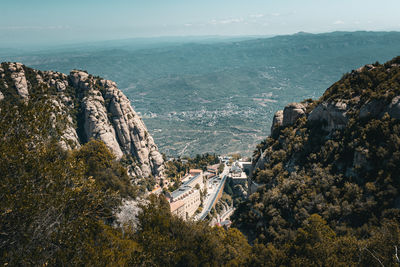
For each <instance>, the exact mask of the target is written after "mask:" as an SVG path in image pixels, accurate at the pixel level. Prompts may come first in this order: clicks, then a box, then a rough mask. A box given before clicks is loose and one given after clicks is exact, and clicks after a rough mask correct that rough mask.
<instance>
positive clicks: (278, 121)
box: [271, 110, 283, 133]
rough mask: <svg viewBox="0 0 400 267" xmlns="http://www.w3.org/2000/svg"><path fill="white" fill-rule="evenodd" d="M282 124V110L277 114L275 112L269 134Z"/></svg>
mask: <svg viewBox="0 0 400 267" xmlns="http://www.w3.org/2000/svg"><path fill="white" fill-rule="evenodd" d="M282 123H283V110H278V111H277V112H275V114H274V119H273V120H272V126H271V133H272V131H273V130H274V129H275V128H276V127H279V126H281V125H282Z"/></svg>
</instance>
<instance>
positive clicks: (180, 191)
mask: <svg viewBox="0 0 400 267" xmlns="http://www.w3.org/2000/svg"><path fill="white" fill-rule="evenodd" d="M191 189H192V187H190V186H188V185H181V186H180V187H179V188H178V189H176V190H175V191H174V192H172V193H171V197H172V201H174V200H175V199H177V198H178V197H180V196H181V195H183V194H185V193H186V192H189V191H190V190H191Z"/></svg>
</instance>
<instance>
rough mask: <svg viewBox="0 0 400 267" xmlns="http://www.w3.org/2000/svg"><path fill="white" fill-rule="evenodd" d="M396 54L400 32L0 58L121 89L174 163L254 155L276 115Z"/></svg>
mask: <svg viewBox="0 0 400 267" xmlns="http://www.w3.org/2000/svg"><path fill="white" fill-rule="evenodd" d="M399 45H400V33H397V32H334V33H326V34H307V33H300V34H295V35H290V36H276V37H273V38H260V39H252V40H246V41H236V40H226V41H224V42H220V43H218V42H214V43H211V42H210V43H205V42H203V43H201V42H200V41H199V40H193V41H192V42H191V43H181V44H178V43H169V44H165V45H159V46H158V47H156V46H154V44H150V45H149V46H148V48H147V49H144V47H146V45H143V44H141V46H140V47H141V49H139V48H138V46H137V45H135V44H129V43H124V44H123V45H121V44H119V43H118V42H116V43H115V44H114V45H113V42H108V43H107V44H104V45H102V44H98V45H96V46H95V45H93V46H90V45H88V46H87V47H86V46H84V45H82V46H81V47H75V48H74V47H72V48H68V47H66V48H63V49H58V50H53V51H52V50H48V51H47V50H46V51H41V52H24V53H21V54H20V55H19V56H8V57H6V56H0V58H2V60H3V61H18V62H23V63H24V64H26V65H27V66H30V67H34V68H37V69H49V70H57V71H60V72H68V71H69V70H71V69H82V68H83V69H86V70H88V71H89V73H93V74H96V75H100V76H102V77H105V78H107V79H111V80H113V81H116V82H117V83H118V86H119V88H121V89H122V90H123V92H124V93H125V94H126V95H127V96H128V97H129V98H130V99H131V103H132V105H133V106H134V108H135V110H136V111H137V112H140V113H141V114H142V117H143V120H144V122H145V123H146V125H147V127H148V129H149V131H150V133H151V134H152V136H153V137H154V139H155V141H156V143H157V144H158V146H159V148H160V150H161V151H162V152H164V153H166V154H168V155H180V154H182V155H185V154H187V155H194V154H197V153H205V152H209V153H218V154H223V153H229V152H241V153H242V154H246V155H250V154H251V151H252V150H253V149H254V146H255V145H256V144H257V143H259V142H261V141H262V139H263V138H264V137H265V136H266V135H268V134H269V129H270V127H271V124H272V117H273V113H274V111H275V110H277V109H279V107H282V106H285V105H286V104H288V103H290V102H293V101H301V99H305V98H318V97H319V96H321V95H322V93H323V91H324V90H325V88H327V87H328V86H329V85H331V84H332V83H333V82H335V81H336V80H338V79H339V78H340V77H341V75H342V74H343V73H346V72H347V71H349V70H351V69H356V68H357V67H358V66H361V65H364V64H367V63H370V62H375V61H377V60H378V61H381V62H384V61H387V60H389V59H390V58H393V57H394V56H396V55H397V54H398V47H399ZM188 144H189V145H188Z"/></svg>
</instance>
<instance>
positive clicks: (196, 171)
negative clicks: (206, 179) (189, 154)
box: [189, 169, 203, 174]
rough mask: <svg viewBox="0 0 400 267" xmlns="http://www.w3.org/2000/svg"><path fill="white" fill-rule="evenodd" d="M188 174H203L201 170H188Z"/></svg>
mask: <svg viewBox="0 0 400 267" xmlns="http://www.w3.org/2000/svg"><path fill="white" fill-rule="evenodd" d="M189 173H190V174H192V173H195V174H197V173H203V170H201V169H190V170H189Z"/></svg>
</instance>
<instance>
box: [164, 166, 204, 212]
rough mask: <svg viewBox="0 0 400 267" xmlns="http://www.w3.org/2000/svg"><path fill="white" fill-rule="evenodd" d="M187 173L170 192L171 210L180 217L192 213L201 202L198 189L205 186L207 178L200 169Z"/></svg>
mask: <svg viewBox="0 0 400 267" xmlns="http://www.w3.org/2000/svg"><path fill="white" fill-rule="evenodd" d="M189 173H190V175H189V176H185V179H184V182H183V184H182V185H181V186H180V187H179V188H178V189H177V190H175V191H174V192H172V193H171V200H170V208H171V212H172V213H174V214H177V215H178V216H180V217H182V218H189V217H192V216H193V215H194V213H195V212H196V210H197V209H198V208H199V206H200V204H201V199H200V190H204V188H207V180H206V179H204V176H203V172H202V171H201V170H200V172H199V171H198V170H195V171H192V170H191V172H189ZM193 175H194V176H193ZM197 185H198V186H197ZM196 187H197V188H196Z"/></svg>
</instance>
